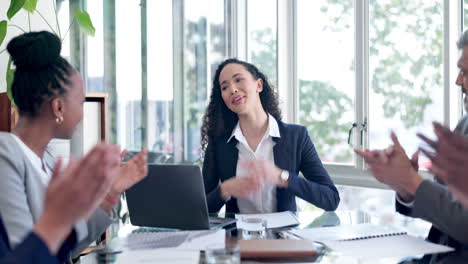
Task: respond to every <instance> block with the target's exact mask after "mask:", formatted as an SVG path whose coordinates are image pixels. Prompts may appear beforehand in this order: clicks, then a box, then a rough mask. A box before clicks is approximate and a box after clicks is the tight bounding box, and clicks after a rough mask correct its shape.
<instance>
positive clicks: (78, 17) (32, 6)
mask: <svg viewBox="0 0 468 264" xmlns="http://www.w3.org/2000/svg"><path fill="white" fill-rule="evenodd" d="M38 1H39V0H10V6H9V8H8V10H7V13H6V15H7V18H8V19H7V20H2V21H0V45H2V43H3V41H4V40H5V37H6V34H7V32H8V28H9V27H15V28H18V29H20V30H21V31H22V32H28V31H31V22H30V15H32V14H38V15H39V16H40V17H41V18H42V19H43V20H44V22H45V23H46V24H47V25H48V26H49V28H50V30H51V31H52V32H53V33H55V34H56V35H57V36H58V37H59V38H60V39H61V40H62V41H63V40H64V39H65V37H66V35H67V34H68V31H69V30H70V28H71V26H72V25H73V24H74V23H75V22H76V23H78V25H79V28H80V29H81V30H82V31H83V32H84V33H85V34H87V35H90V36H94V33H95V31H96V30H95V29H94V26H93V23H92V21H91V18H90V17H89V14H88V13H87V12H86V11H84V10H77V11H76V12H75V15H74V17H73V19H72V22H71V23H70V25H69V26H68V29H67V31H66V32H65V34H63V35H62V33H61V30H60V25H59V23H58V14H57V2H58V1H60V0H52V4H53V7H54V13H55V20H56V24H57V29H54V28H53V27H52V26H51V23H49V21H47V20H46V19H45V17H44V16H43V15H42V14H41V13H40V12H39V10H37V9H36V7H37V3H38ZM43 1H45V0H43ZM49 1H50V0H49ZM19 12H27V14H28V22H29V23H28V24H29V28H28V29H27V30H26V29H24V28H22V27H20V26H18V25H15V24H13V23H11V19H12V18H13V17H14V16H15V15H16V14H18V13H19ZM3 52H6V48H5V49H3V50H1V51H0V54H1V53H3ZM14 73H15V69H14V68H13V67H12V61H11V58H9V59H8V62H7V71H6V84H7V89H6V91H7V95H8V98H9V99H10V101H11V103H12V105H15V103H14V101H13V96H12V94H11V83H12V81H13V76H14Z"/></svg>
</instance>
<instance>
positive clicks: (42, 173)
mask: <svg viewBox="0 0 468 264" xmlns="http://www.w3.org/2000/svg"><path fill="white" fill-rule="evenodd" d="M11 135H12V136H13V138H14V139H15V140H16V142H18V145H20V147H21V149H22V150H23V152H24V154H25V155H26V157H28V160H29V161H31V163H32V165H33V166H34V169H36V171H37V175H38V176H39V177H40V179H41V182H42V183H43V184H44V186H48V185H49V181H50V178H51V177H52V171H51V170H50V169H49V168H48V167H47V166H46V165H45V161H44V160H43V159H41V158H40V157H39V156H38V155H37V154H36V153H35V152H34V151H32V149H30V148H29V147H28V146H27V145H26V144H24V142H23V141H22V140H21V139H20V138H19V137H18V136H16V135H15V134H13V133H11Z"/></svg>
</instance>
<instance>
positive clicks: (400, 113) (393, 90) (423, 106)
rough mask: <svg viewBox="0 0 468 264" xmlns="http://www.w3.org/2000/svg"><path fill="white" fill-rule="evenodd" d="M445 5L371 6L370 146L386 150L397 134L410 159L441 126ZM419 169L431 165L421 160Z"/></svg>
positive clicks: (372, 4) (383, 3) (426, 3)
mask: <svg viewBox="0 0 468 264" xmlns="http://www.w3.org/2000/svg"><path fill="white" fill-rule="evenodd" d="M442 5H443V3H442V1H423V0H418V1H411V2H410V3H405V4H404V5H402V4H401V3H398V2H393V1H390V2H382V1H376V0H371V1H370V2H369V82H370V89H369V147H370V148H372V149H374V148H385V147H387V146H388V145H389V144H390V143H391V142H390V138H389V131H390V130H394V131H395V133H396V134H397V135H398V136H399V140H400V142H401V144H402V146H404V147H405V149H406V151H407V153H408V155H411V154H412V153H413V152H414V151H416V150H417V148H418V146H419V145H420V144H421V141H419V140H417V137H416V133H417V132H424V133H426V134H427V133H430V132H431V131H432V121H442V120H443V114H444V104H443V92H444V90H443V56H442V45H443V9H442ZM421 158H422V159H420V167H423V168H427V167H428V166H429V161H428V160H427V159H424V158H425V157H424V156H421Z"/></svg>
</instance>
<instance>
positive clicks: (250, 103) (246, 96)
mask: <svg viewBox="0 0 468 264" xmlns="http://www.w3.org/2000/svg"><path fill="white" fill-rule="evenodd" d="M219 84H220V87H221V96H222V98H223V101H224V103H225V104H226V106H227V107H228V108H229V109H230V110H231V111H233V112H234V113H236V114H238V115H239V114H245V113H248V112H249V111H251V110H255V109H257V107H258V106H259V105H257V104H260V106H261V102H260V95H259V94H260V92H261V91H262V89H263V83H262V79H257V80H255V79H254V78H253V76H252V74H251V73H250V72H249V71H247V69H245V67H244V66H242V65H240V64H237V63H230V64H228V65H226V66H225V67H224V68H223V70H222V71H221V74H220V75H219Z"/></svg>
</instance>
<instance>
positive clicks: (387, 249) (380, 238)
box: [288, 224, 453, 258]
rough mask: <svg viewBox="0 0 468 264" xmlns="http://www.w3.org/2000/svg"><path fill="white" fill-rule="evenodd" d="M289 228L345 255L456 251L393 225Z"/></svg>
mask: <svg viewBox="0 0 468 264" xmlns="http://www.w3.org/2000/svg"><path fill="white" fill-rule="evenodd" d="M288 232H289V233H292V234H294V235H295V236H297V237H300V238H303V239H307V240H312V241H318V242H322V243H324V244H326V245H327V246H328V247H330V248H331V249H333V250H334V251H336V252H340V253H342V254H344V255H347V256H354V257H361V258H384V257H408V256H418V255H424V254H433V253H442V252H449V251H453V248H450V247H446V246H442V245H438V244H434V243H431V242H428V241H426V240H424V239H422V238H418V237H414V236H410V235H407V234H406V232H403V231H401V230H400V229H398V228H395V227H392V226H381V225H372V224H360V225H345V226H335V227H319V228H309V229H297V230H291V231H288Z"/></svg>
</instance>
